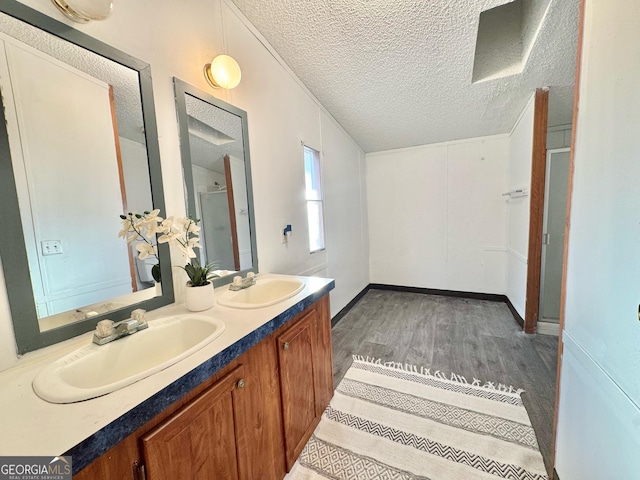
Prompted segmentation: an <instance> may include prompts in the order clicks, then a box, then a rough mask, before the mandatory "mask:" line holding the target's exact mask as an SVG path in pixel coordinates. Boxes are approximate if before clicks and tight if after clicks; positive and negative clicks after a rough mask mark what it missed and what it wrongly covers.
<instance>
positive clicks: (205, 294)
mask: <svg viewBox="0 0 640 480" xmlns="http://www.w3.org/2000/svg"><path fill="white" fill-rule="evenodd" d="M214 303H215V299H214V298H213V283H209V284H208V285H202V286H199V287H192V286H191V284H190V283H189V282H187V288H186V291H185V304H186V305H187V309H189V310H190V311H192V312H202V311H203V310H209V309H210V308H211V307H213V305H214Z"/></svg>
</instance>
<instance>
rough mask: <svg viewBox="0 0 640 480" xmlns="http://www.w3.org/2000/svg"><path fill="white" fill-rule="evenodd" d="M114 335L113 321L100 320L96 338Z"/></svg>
mask: <svg viewBox="0 0 640 480" xmlns="http://www.w3.org/2000/svg"><path fill="white" fill-rule="evenodd" d="M112 333H113V321H112V320H107V319H105V320H100V321H99V322H98V324H97V325H96V332H95V334H96V336H98V337H99V338H106V337H108V336H109V335H111V334H112Z"/></svg>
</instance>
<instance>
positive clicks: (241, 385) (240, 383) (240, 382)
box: [236, 378, 245, 388]
mask: <svg viewBox="0 0 640 480" xmlns="http://www.w3.org/2000/svg"><path fill="white" fill-rule="evenodd" d="M244 385H245V383H244V378H241V379H240V380H238V383H237V384H236V386H237V387H238V388H244Z"/></svg>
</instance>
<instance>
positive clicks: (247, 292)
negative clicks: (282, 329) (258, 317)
mask: <svg viewBox="0 0 640 480" xmlns="http://www.w3.org/2000/svg"><path fill="white" fill-rule="evenodd" d="M303 288H304V282H303V281H302V280H298V279H297V278H286V279H285V278H264V279H263V278H258V279H257V281H256V284H255V285H253V286H251V287H248V288H245V289H242V290H238V291H237V292H233V291H231V290H228V291H226V292H224V293H223V294H222V295H220V298H219V299H218V303H219V304H220V305H224V306H225V307H232V308H262V307H268V306H269V305H275V304H276V303H279V302H282V301H283V300H286V299H287V298H291V297H293V296H294V295H296V294H297V293H300V292H301V291H302V289H303Z"/></svg>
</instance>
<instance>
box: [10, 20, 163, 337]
mask: <svg viewBox="0 0 640 480" xmlns="http://www.w3.org/2000/svg"><path fill="white" fill-rule="evenodd" d="M50 21H51V22H53V21H52V20H50ZM96 43H98V42H96ZM118 53H119V52H118ZM131 60H133V61H135V59H131ZM135 62H137V61H135ZM0 89H1V91H2V103H3V107H4V116H5V122H6V129H7V132H6V134H7V135H6V136H7V138H6V141H7V142H8V148H9V152H10V157H11V159H10V161H11V164H12V169H13V174H14V178H15V189H16V194H17V197H18V204H19V215H20V220H21V223H22V230H23V231H22V234H23V238H24V243H25V247H26V256H27V259H28V270H29V277H30V280H31V286H32V295H33V302H34V303H35V308H36V312H37V318H38V322H39V330H40V331H41V332H42V331H47V330H50V329H54V328H59V327H61V326H64V325H67V324H70V323H74V322H79V321H82V320H86V319H91V318H98V317H100V316H101V315H103V314H105V313H108V312H112V311H114V310H118V309H122V308H125V307H129V306H131V305H137V304H139V302H142V301H145V300H148V299H151V298H154V297H156V296H157V295H161V290H160V289H159V288H156V284H155V282H154V278H153V276H152V275H151V268H152V267H153V265H154V264H155V263H157V262H158V260H157V259H156V258H155V257H149V259H147V260H140V259H138V258H137V252H136V250H135V244H134V245H131V246H128V245H127V243H126V242H124V241H123V240H122V239H121V238H118V232H119V230H120V228H121V225H120V223H121V221H120V218H119V215H120V214H122V213H123V212H124V213H126V212H129V211H140V212H142V211H145V210H152V209H153V208H154V202H153V199H152V188H151V181H150V169H149V156H148V149H147V142H146V136H145V123H144V118H143V109H142V93H141V85H140V77H139V72H138V70H136V69H134V68H130V67H128V66H126V65H123V64H121V63H118V62H115V61H113V60H111V59H109V58H107V57H105V56H103V55H99V54H97V53H94V52H92V51H90V50H88V49H86V48H83V47H82V46H79V45H75V44H73V43H70V42H68V41H66V40H64V39H61V38H58V37H56V36H54V35H51V34H50V33H48V32H46V31H44V30H40V29H38V28H35V27H34V26H32V25H29V24H28V23H25V22H23V21H21V20H19V19H17V18H14V17H13V16H10V15H8V14H5V13H0ZM2 140H5V139H2ZM159 190H160V191H161V188H160V189H159ZM3 195H6V193H3ZM8 214H9V213H8V212H3V217H5V215H8ZM5 218H7V217H5ZM4 260H5V259H4V258H3V262H4ZM5 277H6V279H7V282H10V281H11V277H10V275H7V274H6V272H5ZM12 310H13V303H12ZM14 316H15V315H14ZM114 318H115V317H114Z"/></svg>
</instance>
